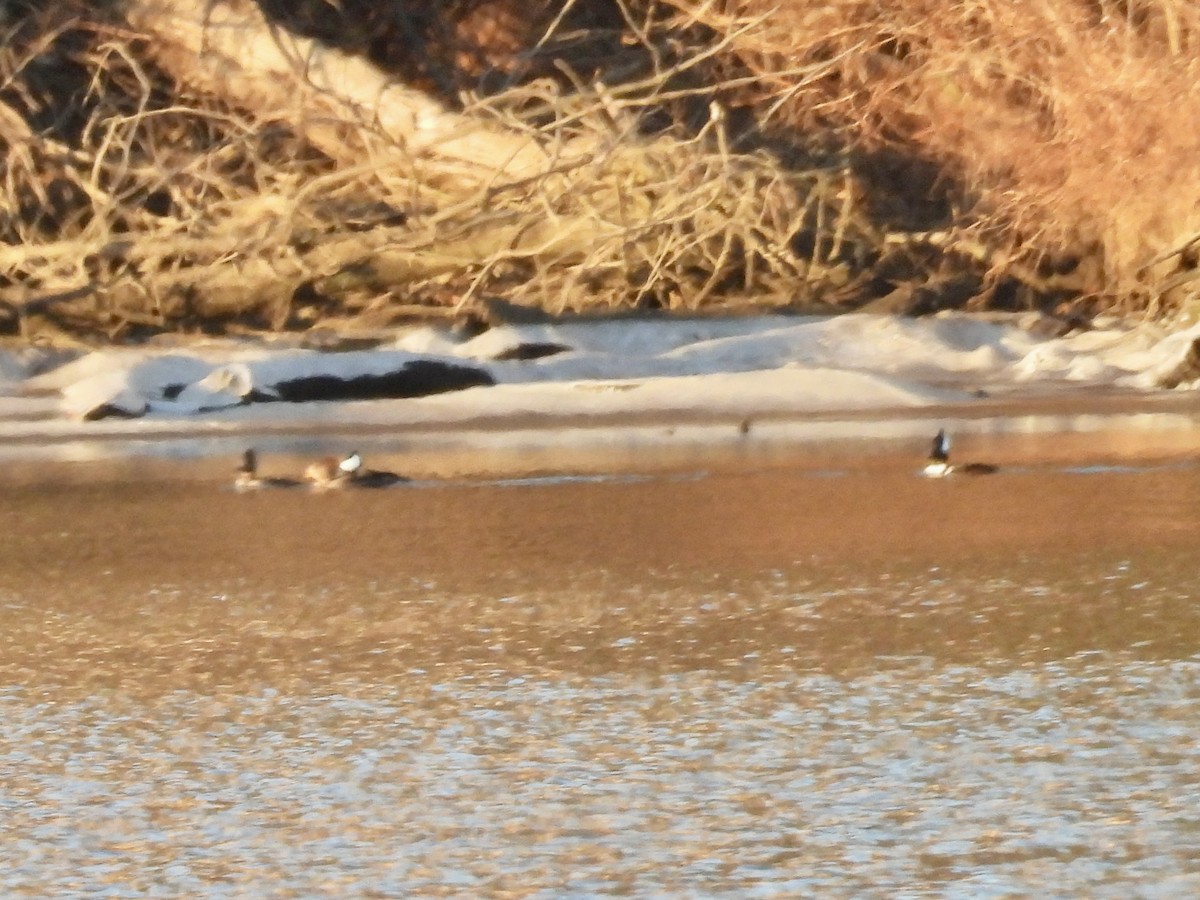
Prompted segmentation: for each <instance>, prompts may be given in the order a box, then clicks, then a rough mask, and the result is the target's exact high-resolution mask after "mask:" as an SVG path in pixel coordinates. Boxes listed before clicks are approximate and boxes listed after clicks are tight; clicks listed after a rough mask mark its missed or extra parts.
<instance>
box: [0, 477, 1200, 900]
mask: <svg viewBox="0 0 1200 900" xmlns="http://www.w3.org/2000/svg"><path fill="white" fill-rule="evenodd" d="M911 468H912V466H911V465H910V463H909V462H908V461H906V460H902V459H893V460H891V461H886V460H884V461H876V462H874V463H872V464H870V465H863V466H862V467H861V468H858V467H856V466H849V467H843V468H837V467H836V466H835V467H832V468H831V467H830V466H829V465H828V464H827V462H822V463H821V464H820V465H808V466H804V465H797V466H793V465H785V464H774V463H773V464H771V465H762V466H758V467H755V466H749V467H747V466H745V465H740V464H739V465H729V466H726V467H716V468H711V469H705V470H703V471H687V470H681V469H676V470H673V471H656V472H650V473H647V474H624V475H589V476H587V477H579V478H528V479H516V480H512V479H494V480H483V479H480V480H475V481H472V480H470V479H460V480H449V481H433V480H430V481H422V482H414V483H412V484H409V485H403V486H400V487H397V488H394V489H389V490H386V491H374V492H349V493H341V494H328V495H321V496H316V495H308V494H304V493H301V492H288V491H279V492H269V493H262V494H257V495H250V496H244V495H235V494H233V493H232V492H230V491H229V490H227V489H226V488H225V487H224V486H223V485H221V484H219V483H216V482H214V481H212V480H211V479H198V480H189V479H186V478H176V479H171V478H163V479H153V480H150V481H146V482H136V481H131V480H130V478H129V473H128V470H127V469H121V470H120V472H119V473H118V474H117V475H114V476H112V477H106V478H98V479H96V480H89V479H87V478H83V477H79V475H78V470H71V471H74V472H75V473H76V477H71V478H64V479H62V480H54V479H43V480H41V481H37V480H29V479H24V480H18V481H16V482H14V483H12V484H9V485H8V486H7V487H6V488H5V491H4V497H3V504H2V509H0V525H3V527H4V534H5V539H4V541H3V542H2V543H0V604H2V605H0V814H2V815H3V821H4V833H5V838H4V840H3V842H2V843H0V893H3V895H4V896H11V897H21V896H29V897H45V896H97V897H127V896H129V897H132V896H139V897H145V896H149V897H158V896H161V897H181V896H200V895H204V896H218V897H219V896H231V897H233V896H237V897H242V896H263V897H314V896H337V897H350V896H361V897H409V896H454V897H458V896H462V897H477V896H480V897H482V896H488V897H545V898H551V897H553V898H558V897H589V896H597V895H613V894H615V895H624V896H646V897H651V896H653V897H658V896H672V897H710V896H730V897H795V896H846V897H849V896H854V897H861V896H880V897H932V896H938V897H989V896H1027V895H1037V896H1062V897H1076V896H1091V897H1113V898H1117V897H1121V898H1124V897H1130V896H1149V897H1184V896H1195V895H1197V893H1198V892H1200V854H1198V853H1197V852H1196V848H1197V847H1200V801H1197V799H1196V795H1195V793H1194V791H1195V785H1196V784H1197V783H1200V744H1198V742H1197V734H1198V733H1200V603H1198V602H1197V600H1198V598H1200V591H1198V590H1197V588H1196V573H1197V570H1198V565H1197V564H1198V562H1200V552H1198V551H1197V541H1196V535H1197V534H1198V533H1200V467H1198V466H1197V465H1195V464H1194V463H1192V462H1189V461H1188V460H1186V459H1177V460H1172V461H1167V462H1147V463H1145V464H1136V465H1096V466H1091V465H1068V464H1065V463H1060V462H1057V461H1043V462H1042V463H1040V464H1035V465H1029V466H1024V467H1021V466H1018V467H1006V468H1005V469H1004V470H1002V471H1001V472H1000V473H998V474H996V475H993V476H989V477H986V478H978V479H970V478H963V479H960V480H955V479H948V480H945V481H940V482H938V481H926V480H923V479H920V478H916V477H914V475H913V473H912V472H911ZM86 471H89V472H90V471H93V470H91V469H89V470H86Z"/></svg>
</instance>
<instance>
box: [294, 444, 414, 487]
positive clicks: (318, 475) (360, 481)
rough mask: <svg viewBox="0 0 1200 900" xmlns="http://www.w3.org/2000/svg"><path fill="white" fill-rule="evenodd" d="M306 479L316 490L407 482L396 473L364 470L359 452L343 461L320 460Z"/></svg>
mask: <svg viewBox="0 0 1200 900" xmlns="http://www.w3.org/2000/svg"><path fill="white" fill-rule="evenodd" d="M304 479H305V481H307V482H308V483H309V484H310V485H311V486H312V487H313V488H315V489H316V490H331V489H338V488H345V487H359V488H380V487H388V486H389V485H393V484H397V483H399V482H401V481H404V480H405V479H404V478H403V477H402V476H400V475H397V474H396V473H395V472H385V471H382V470H380V469H364V468H363V461H362V456H360V455H359V453H358V451H357V450H355V451H354V452H352V453H350V454H349V455H347V456H345V457H342V458H341V459H338V458H337V457H336V456H328V457H326V458H325V459H321V460H318V461H317V462H315V463H313V464H312V465H310V466H309V467H308V468H307V469H305V470H304Z"/></svg>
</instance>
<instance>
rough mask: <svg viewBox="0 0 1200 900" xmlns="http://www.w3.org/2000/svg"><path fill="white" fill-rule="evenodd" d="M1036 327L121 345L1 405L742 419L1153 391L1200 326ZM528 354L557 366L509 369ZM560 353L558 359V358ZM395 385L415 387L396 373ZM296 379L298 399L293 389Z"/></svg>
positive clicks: (10, 368) (769, 322)
mask: <svg viewBox="0 0 1200 900" xmlns="http://www.w3.org/2000/svg"><path fill="white" fill-rule="evenodd" d="M1034 318H1035V317H1034ZM1033 323H1034V320H1033V318H1031V317H1025V318H1018V317H1008V318H995V317H990V318H984V317H976V316H970V315H966V314H950V315H941V316H937V317H933V318H928V319H903V318H896V317H889V316H873V315H844V316H838V317H784V316H763V317H757V318H745V319H684V320H674V319H672V320H660V319H650V320H647V319H613V320H608V321H602V322H578V321H577V322H567V323H561V324H537V325H506V326H501V327H497V328H493V329H490V330H489V331H487V332H485V333H483V334H481V335H479V336H477V337H474V338H471V339H461V338H458V337H457V336H455V335H454V334H453V333H451V332H450V331H448V330H446V329H442V328H435V327H426V328H419V329H414V330H412V331H409V332H406V333H404V334H402V335H400V336H399V337H398V338H397V339H396V340H395V342H394V343H393V344H392V345H391V346H387V347H381V348H378V349H374V350H360V351H353V352H344V353H334V352H319V351H313V350H297V349H285V350H280V349H274V348H271V347H268V346H265V345H262V344H255V343H246V342H241V343H238V342H232V341H230V342H224V343H221V342H217V343H210V344H205V345H202V346H197V347H196V348H195V349H189V350H188V351H187V352H181V351H179V350H178V349H174V350H170V351H167V350H153V349H148V348H138V349H121V348H116V349H111V350H104V351H96V352H94V353H91V354H88V355H86V356H83V357H81V358H78V359H76V360H74V361H72V362H69V363H67V364H65V365H61V366H59V367H58V368H56V369H53V370H52V371H50V372H47V373H45V374H40V375H36V376H31V377H27V378H24V379H22V378H21V375H20V373H21V366H22V362H21V360H20V359H19V358H18V357H17V356H15V355H9V356H8V357H5V358H3V359H0V373H3V374H4V375H7V380H8V388H9V392H10V393H14V392H15V393H23V394H25V395H36V394H45V395H49V396H52V397H54V398H55V401H54V404H53V405H52V406H51V407H50V408H49V410H47V408H45V407H39V409H40V413H39V415H43V416H44V415H45V414H46V413H47V411H49V412H51V413H53V414H54V415H56V416H57V417H58V418H59V419H67V420H79V419H84V418H95V417H97V415H104V414H119V415H124V416H146V417H150V418H157V419H186V418H191V417H196V416H202V417H204V418H205V420H206V421H212V420H213V419H214V418H216V419H220V418H225V419H228V420H230V421H239V422H244V421H246V420H247V419H250V418H256V419H259V420H273V419H280V420H287V421H295V420H296V419H297V418H298V417H300V416H303V415H321V413H319V412H318V410H320V409H322V408H328V407H329V406H330V404H329V403H320V404H305V406H306V407H307V408H309V409H310V412H306V413H300V412H298V411H297V410H296V409H295V406H294V404H287V403H272V402H267V401H272V400H280V399H283V400H301V399H310V398H311V397H312V396H324V394H322V393H321V392H320V391H317V390H313V389H312V386H313V384H314V383H315V382H320V383H321V386H322V389H325V388H328V386H329V384H334V385H341V384H352V383H359V382H361V384H359V387H362V386H363V384H365V385H366V388H365V390H366V391H367V392H366V393H364V394H361V396H370V397H374V398H377V399H374V400H371V401H370V403H371V404H372V406H371V409H373V410H376V411H377V410H378V405H379V404H385V405H389V406H390V407H391V408H397V409H400V410H403V411H404V412H401V413H397V414H395V415H388V416H386V417H385V418H388V419H400V420H406V421H415V420H425V421H428V420H430V419H431V418H432V419H433V420H436V419H437V418H438V417H443V418H445V419H453V420H463V419H469V418H471V417H473V416H475V417H490V416H495V415H502V414H516V413H518V412H523V413H539V414H544V415H550V416H553V415H556V414H557V415H563V414H589V413H600V412H605V413H612V412H642V413H645V412H679V411H710V412H721V413H725V412H728V413H731V414H737V415H753V414H755V413H757V412H765V411H771V412H779V411H791V412H797V413H802V412H805V411H829V410H838V409H871V408H879V409H887V408H899V407H914V406H922V405H935V404H944V403H961V402H969V401H970V400H971V399H972V398H973V397H974V396H975V394H976V392H978V391H980V390H983V391H989V392H995V391H1007V392H1019V391H1020V390H1028V389H1029V386H1030V385H1035V384H1036V385H1039V386H1052V385H1056V384H1070V385H1076V386H1077V385H1096V386H1121V387H1127V388H1136V389H1142V390H1154V389H1155V388H1156V386H1157V385H1158V384H1161V383H1162V381H1163V378H1164V375H1165V374H1168V373H1172V372H1175V371H1176V370H1177V369H1178V368H1179V366H1180V363H1181V360H1183V359H1185V358H1186V357H1187V355H1188V353H1189V351H1190V350H1191V348H1192V347H1193V344H1194V342H1195V341H1196V340H1197V338H1200V326H1198V327H1196V328H1192V329H1189V330H1184V331H1179V332H1177V333H1174V334H1170V333H1168V332H1167V331H1166V330H1165V329H1163V328H1161V327H1158V326H1152V325H1139V326H1136V327H1123V326H1113V327H1111V328H1104V329H1097V330H1092V331H1087V332H1080V333H1078V334H1073V335H1069V336H1066V337H1051V336H1047V335H1045V334H1040V333H1038V332H1037V330H1035V329H1034V328H1033V327H1031V325H1032V324H1033ZM535 345H536V346H537V347H539V348H540V351H539V352H545V353H549V354H550V355H544V356H540V357H538V358H532V359H520V358H511V357H520V355H521V348H531V347H533V346H535ZM557 348H562V350H561V352H552V351H554V350H556V349H557ZM422 367H425V368H424V369H422ZM429 367H433V368H432V371H434V372H436V373H447V372H449V373H451V377H450V381H449V382H446V383H443V382H441V381H439V380H438V378H433V379H432V380H430V379H429V378H426V377H423V376H422V377H418V376H420V373H421V372H425V373H426V375H428V372H429V371H430V368H429ZM405 373H407V374H408V375H411V376H412V378H411V379H410V380H409V381H405V380H404V379H403V378H401V377H400V376H403V375H405ZM1197 374H1200V373H1197ZM438 377H439V378H440V377H441V376H440V375H439V376H438ZM397 378H399V379H400V380H399V381H397V380H396V379H397ZM455 379H458V380H457V381H456V380H455ZM314 380H315V382H314ZM1185 380H1186V379H1185ZM326 382H328V383H326ZM410 382H411V383H410ZM489 382H495V383H496V385H497V386H496V387H478V388H477V389H473V390H459V391H457V392H455V393H452V394H440V395H439V396H437V397H430V398H426V399H424V400H414V399H382V400H381V399H378V398H380V397H397V396H408V397H411V396H415V395H419V394H424V393H434V392H436V391H438V390H445V389H448V388H449V387H455V388H462V387H468V386H471V385H483V384H486V383H489ZM297 384H305V385H307V386H308V387H307V388H306V389H305V390H303V391H301V390H298V389H297V388H296V385H297ZM518 387H520V389H519V390H518V389H517V388H518ZM389 392H391V393H389ZM335 393H336V391H335ZM347 396H349V394H347ZM355 396H359V395H355ZM24 402H25V403H26V404H28V403H29V401H24ZM247 404H249V409H241V410H237V409H234V407H244V406H246V405H247ZM289 407H290V410H289ZM341 407H342V408H345V409H346V415H342V414H341V413H339V414H338V415H337V416H336V417H334V418H337V419H339V420H345V418H346V417H347V416H350V417H352V416H353V413H352V410H353V409H356V408H358V409H360V410H362V411H363V412H364V413H365V412H366V410H367V407H366V406H365V405H363V404H350V405H349V406H347V405H346V404H345V403H343V404H341ZM21 408H22V409H28V408H29V407H28V405H26V406H24V407H21ZM16 409H17V407H16V406H14V405H12V404H10V405H9V406H7V407H5V406H4V405H3V401H0V418H4V419H6V420H9V421H11V420H13V418H14V417H19V416H20V413H19V412H17V411H16ZM366 418H371V416H366ZM81 427H87V426H81Z"/></svg>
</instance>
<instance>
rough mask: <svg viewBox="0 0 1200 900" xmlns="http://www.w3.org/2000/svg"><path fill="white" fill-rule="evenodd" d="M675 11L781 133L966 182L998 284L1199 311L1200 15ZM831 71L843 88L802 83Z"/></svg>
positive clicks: (1126, 8) (974, 232) (957, 223)
mask: <svg viewBox="0 0 1200 900" xmlns="http://www.w3.org/2000/svg"><path fill="white" fill-rule="evenodd" d="M671 2H672V4H673V5H674V6H676V7H678V8H679V9H680V11H681V13H682V14H685V15H688V16H695V17H697V18H700V19H701V20H702V21H704V22H705V23H706V24H707V25H708V26H709V27H711V28H713V29H714V30H716V31H718V32H723V33H729V34H731V35H733V36H734V37H733V42H734V44H735V49H734V51H733V55H734V56H736V58H737V59H738V60H739V61H740V63H741V64H743V65H745V66H746V67H747V68H748V69H750V70H751V71H754V72H755V73H756V74H758V75H759V76H760V78H761V82H760V86H759V91H760V92H761V94H762V97H761V98H758V99H756V100H755V101H754V102H755V106H756V108H759V109H770V110H771V111H772V112H773V114H774V116H775V120H774V124H775V126H776V127H780V128H784V129H799V130H802V131H804V130H807V131H821V132H827V133H836V134H838V135H840V141H841V143H842V144H843V146H846V147H848V148H851V149H852V151H853V152H855V153H856V154H858V155H859V157H860V158H861V159H864V160H867V159H870V156H871V152H872V151H873V150H875V149H878V148H881V147H887V148H890V149H893V150H898V151H900V152H902V153H907V154H910V155H912V156H914V157H917V158H921V159H924V160H928V161H930V162H932V163H933V164H934V165H935V166H936V167H937V168H938V170H939V171H940V172H941V173H942V175H943V177H944V178H945V179H946V181H947V183H951V182H957V183H958V185H959V187H958V188H957V189H956V190H955V191H954V194H955V196H954V203H955V205H956V206H957V209H956V211H955V216H954V221H953V223H951V224H952V227H953V228H954V229H956V230H957V231H958V232H959V233H960V235H961V238H962V239H964V240H966V241H967V242H968V243H967V244H966V246H967V247H968V248H970V247H972V246H975V245H977V243H978V242H980V241H982V243H983V244H984V245H986V247H987V250H988V252H987V254H986V256H987V258H988V259H989V260H990V261H991V264H992V265H991V268H992V271H993V275H996V276H999V275H1004V274H1009V275H1011V274H1017V275H1018V276H1020V277H1024V278H1026V280H1029V276H1031V275H1036V274H1039V273H1040V274H1041V275H1043V276H1045V275H1057V276H1063V275H1066V274H1069V275H1070V276H1071V277H1070V278H1069V279H1066V280H1065V281H1064V280H1062V279H1061V278H1060V283H1066V284H1070V285H1071V286H1072V288H1073V289H1074V290H1075V291H1076V292H1077V293H1078V294H1079V295H1080V296H1083V297H1089V296H1090V297H1094V298H1097V299H1100V300H1102V301H1103V304H1104V305H1105V306H1108V307H1112V306H1116V307H1118V308H1124V309H1131V310H1132V309H1137V310H1149V311H1152V312H1162V311H1168V310H1169V309H1170V308H1173V307H1174V308H1178V307H1180V306H1187V305H1195V304H1196V296H1197V295H1196V284H1197V281H1196V280H1195V276H1194V274H1193V272H1194V269H1195V264H1196V262H1195V255H1196V254H1195V246H1196V243H1197V240H1198V239H1200V131H1198V130H1197V129H1196V128H1195V127H1194V126H1193V125H1192V123H1194V122H1196V121H1200V92H1197V91H1196V89H1195V86H1196V85H1197V84H1198V83H1200V6H1198V5H1196V4H1193V3H1186V2H1180V0H1140V2H1139V0H1135V2H1117V0H1039V2H1018V3H1014V2H1011V0H972V2H969V3H963V2H950V0H904V2H900V3H886V4H880V3H870V2H864V0H783V2H776V0H771V2H764V0H740V2H732V3H726V4H721V5H720V8H721V9H722V10H723V13H722V14H721V15H716V14H715V13H714V12H713V10H714V9H715V8H717V7H715V6H714V5H712V4H705V3H700V2H692V0H671ZM816 60H819V61H824V62H826V63H828V64H829V66H830V68H829V70H828V72H827V74H826V76H825V77H823V78H820V79H817V80H810V81H807V82H805V83H803V84H797V83H796V81H795V79H794V78H793V77H792V76H791V75H790V74H789V73H790V72H791V71H792V70H794V69H795V68H796V67H797V66H798V65H801V64H804V63H806V62H811V61H816ZM864 174H865V175H868V177H869V174H868V173H864ZM950 246H951V247H953V244H951V245H950Z"/></svg>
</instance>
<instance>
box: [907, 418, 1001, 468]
mask: <svg viewBox="0 0 1200 900" xmlns="http://www.w3.org/2000/svg"><path fill="white" fill-rule="evenodd" d="M995 471H996V467H995V466H993V465H991V464H989V463H967V464H966V465H962V466H954V465H951V464H950V437H949V436H948V435H947V434H946V429H944V428H939V429H938V433H937V434H936V435H935V436H934V438H933V445H932V446H931V447H930V448H929V459H928V460H927V461H926V463H925V468H924V469H922V470H921V474H922V475H924V476H925V477H926V478H944V477H945V476H947V475H949V474H950V473H951V472H961V473H963V474H964V475H990V474H992V473H993V472H995Z"/></svg>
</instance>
